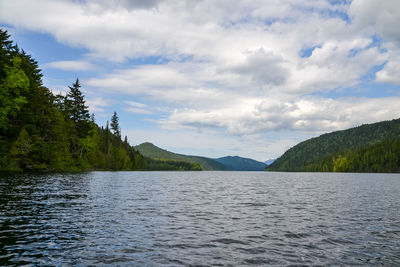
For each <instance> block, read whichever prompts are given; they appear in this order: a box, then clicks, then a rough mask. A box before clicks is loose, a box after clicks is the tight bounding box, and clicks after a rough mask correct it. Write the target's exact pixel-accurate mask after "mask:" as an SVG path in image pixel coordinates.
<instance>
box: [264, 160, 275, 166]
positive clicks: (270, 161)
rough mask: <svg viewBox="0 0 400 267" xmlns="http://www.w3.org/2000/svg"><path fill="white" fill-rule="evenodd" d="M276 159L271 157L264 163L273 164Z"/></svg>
mask: <svg viewBox="0 0 400 267" xmlns="http://www.w3.org/2000/svg"><path fill="white" fill-rule="evenodd" d="M274 161H275V159H269V160H266V161H264V163H265V165H271V164H272V162H274Z"/></svg>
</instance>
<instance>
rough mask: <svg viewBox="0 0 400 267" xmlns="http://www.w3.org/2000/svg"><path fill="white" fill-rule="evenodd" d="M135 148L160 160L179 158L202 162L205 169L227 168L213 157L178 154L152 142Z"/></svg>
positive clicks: (179, 159)
mask: <svg viewBox="0 0 400 267" xmlns="http://www.w3.org/2000/svg"><path fill="white" fill-rule="evenodd" d="M135 148H136V149H137V150H138V151H139V152H140V153H141V154H142V155H144V156H145V157H148V158H152V159H160V160H178V161H187V162H193V163H198V164H200V166H201V168H202V169H203V170H219V171H221V170H226V167H225V166H224V165H223V164H221V163H219V162H218V161H215V160H213V159H209V158H206V157H198V156H187V155H182V154H176V153H173V152H170V151H167V150H165V149H162V148H159V147H157V146H155V145H153V144H152V143H148V142H146V143H143V144H140V145H137V146H135Z"/></svg>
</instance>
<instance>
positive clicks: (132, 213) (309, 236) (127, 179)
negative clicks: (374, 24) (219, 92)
mask: <svg viewBox="0 0 400 267" xmlns="http://www.w3.org/2000/svg"><path fill="white" fill-rule="evenodd" d="M22 264H33V265H63V264H67V266H68V264H70V265H79V266H87V265H92V266H97V265H107V264H109V265H110V266H111V265H126V266H132V265H133V266H162V265H167V266H180V265H184V266H187V265H214V266H237V265H240V266H245V265H277V266H282V265H372V266H376V265H381V264H384V265H400V175H394V174H393V175H390V174H322V173H262V172H92V173H83V174H57V175H54V174H52V175H15V176H6V175H3V176H2V177H0V265H18V266H19V265H22Z"/></svg>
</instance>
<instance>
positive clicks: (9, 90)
mask: <svg viewBox="0 0 400 267" xmlns="http://www.w3.org/2000/svg"><path fill="white" fill-rule="evenodd" d="M21 61H22V60H21V58H20V57H18V56H16V57H14V58H13V65H12V66H7V65H2V66H0V68H2V70H3V71H2V72H3V75H4V77H3V78H2V79H1V80H0V130H7V129H8V127H9V119H10V117H15V115H16V114H17V112H18V111H20V110H21V108H22V106H23V105H24V104H26V103H27V101H26V97H25V96H24V95H23V94H24V93H26V91H28V89H29V79H28V77H27V76H26V75H25V73H24V71H23V70H22V69H21V68H20V66H21Z"/></svg>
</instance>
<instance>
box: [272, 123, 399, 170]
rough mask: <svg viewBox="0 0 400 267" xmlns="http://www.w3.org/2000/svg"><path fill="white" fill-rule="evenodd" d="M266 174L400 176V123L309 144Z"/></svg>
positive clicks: (331, 135)
mask: <svg viewBox="0 0 400 267" xmlns="http://www.w3.org/2000/svg"><path fill="white" fill-rule="evenodd" d="M266 170H267V171H316V172H400V119H396V120H391V121H382V122H377V123H373V124H366V125H362V126H359V127H355V128H351V129H347V130H343V131H337V132H332V133H329V134H324V135H321V136H319V137H316V138H312V139H309V140H306V141H304V142H301V143H299V144H298V145H296V146H294V147H292V148H291V149H289V150H288V151H286V152H285V153H284V154H283V155H282V156H281V157H280V158H278V159H277V160H276V161H275V162H274V163H272V164H271V165H269V166H268V167H267V168H266Z"/></svg>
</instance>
